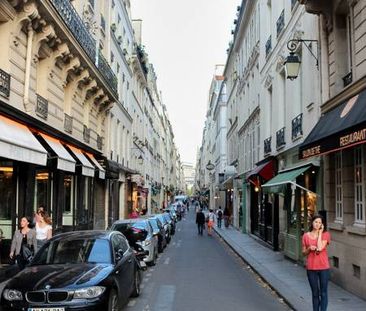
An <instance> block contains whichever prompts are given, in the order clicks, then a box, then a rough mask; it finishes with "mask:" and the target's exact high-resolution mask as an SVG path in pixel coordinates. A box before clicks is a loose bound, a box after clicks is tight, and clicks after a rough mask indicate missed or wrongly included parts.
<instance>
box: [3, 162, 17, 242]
mask: <svg viewBox="0 0 366 311" xmlns="http://www.w3.org/2000/svg"><path fill="white" fill-rule="evenodd" d="M15 197H16V190H15V182H14V172H13V164H12V162H3V161H0V198H1V200H0V238H3V239H11V237H12V217H11V215H12V210H14V211H15Z"/></svg>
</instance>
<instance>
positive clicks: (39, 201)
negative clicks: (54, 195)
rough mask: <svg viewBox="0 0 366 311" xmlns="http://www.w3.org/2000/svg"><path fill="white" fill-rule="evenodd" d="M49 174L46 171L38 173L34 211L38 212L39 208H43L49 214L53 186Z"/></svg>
mask: <svg viewBox="0 0 366 311" xmlns="http://www.w3.org/2000/svg"><path fill="white" fill-rule="evenodd" d="M49 181H50V178H49V173H48V172H47V171H44V170H40V171H37V172H36V181H35V186H34V187H35V189H34V206H33V210H34V211H37V209H38V208H39V207H43V208H44V209H45V210H46V211H48V213H50V212H51V211H50V206H49V204H48V203H49V202H50V198H51V185H50V182H49Z"/></svg>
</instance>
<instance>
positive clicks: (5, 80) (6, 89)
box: [0, 69, 10, 97]
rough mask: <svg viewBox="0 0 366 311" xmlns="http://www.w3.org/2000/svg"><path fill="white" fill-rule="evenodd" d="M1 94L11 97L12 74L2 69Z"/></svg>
mask: <svg viewBox="0 0 366 311" xmlns="http://www.w3.org/2000/svg"><path fill="white" fill-rule="evenodd" d="M0 95H2V96H4V97H9V95H10V74H8V73H7V72H5V71H4V70H2V69H0Z"/></svg>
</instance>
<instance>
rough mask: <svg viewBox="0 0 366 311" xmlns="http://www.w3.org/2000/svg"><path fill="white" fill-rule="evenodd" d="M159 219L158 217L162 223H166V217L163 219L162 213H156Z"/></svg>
mask: <svg viewBox="0 0 366 311" xmlns="http://www.w3.org/2000/svg"><path fill="white" fill-rule="evenodd" d="M157 217H158V218H159V219H160V221H161V222H162V223H163V224H165V223H167V221H166V219H165V217H164V216H163V215H161V214H160V215H158V216H157Z"/></svg>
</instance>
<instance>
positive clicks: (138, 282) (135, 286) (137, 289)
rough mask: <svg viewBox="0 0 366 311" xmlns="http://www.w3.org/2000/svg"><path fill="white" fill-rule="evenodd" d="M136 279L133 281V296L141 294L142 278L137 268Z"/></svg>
mask: <svg viewBox="0 0 366 311" xmlns="http://www.w3.org/2000/svg"><path fill="white" fill-rule="evenodd" d="M133 278H134V281H133V291H132V294H131V297H138V296H140V291H141V290H140V285H141V279H140V272H139V271H138V270H137V268H136V270H135V274H134V277H133Z"/></svg>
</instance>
